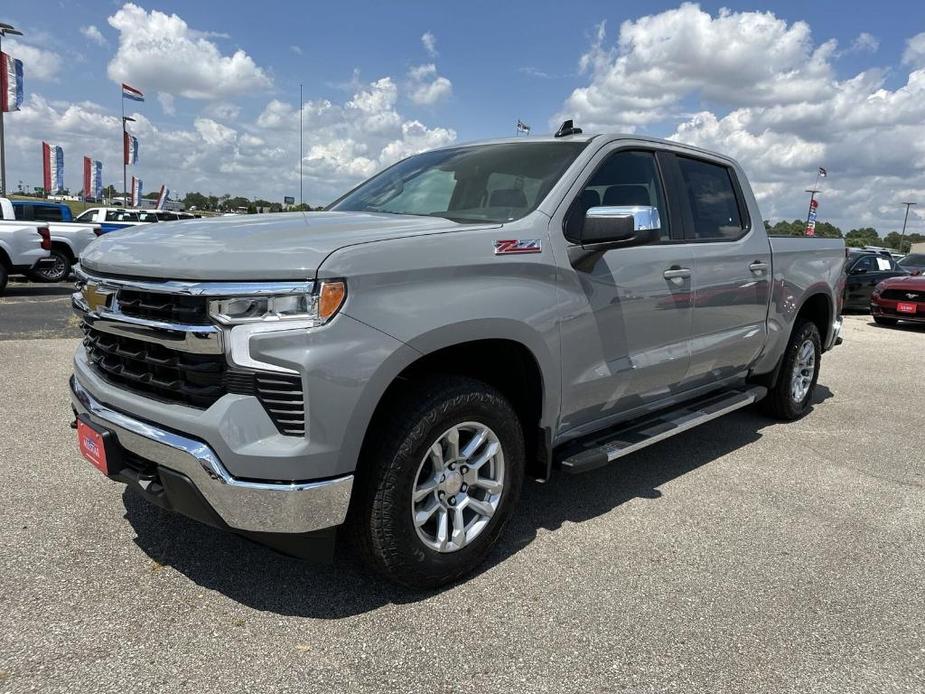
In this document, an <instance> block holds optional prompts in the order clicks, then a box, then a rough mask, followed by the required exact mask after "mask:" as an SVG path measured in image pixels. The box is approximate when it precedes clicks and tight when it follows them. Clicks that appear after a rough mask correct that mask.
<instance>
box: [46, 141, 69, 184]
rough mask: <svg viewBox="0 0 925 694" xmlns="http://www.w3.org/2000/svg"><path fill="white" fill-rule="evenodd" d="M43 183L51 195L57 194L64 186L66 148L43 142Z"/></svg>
mask: <svg viewBox="0 0 925 694" xmlns="http://www.w3.org/2000/svg"><path fill="white" fill-rule="evenodd" d="M42 184H43V185H44V187H45V192H46V193H48V194H49V195H57V194H58V193H59V192H60V191H61V189H62V188H64V150H63V149H61V147H60V145H55V146H54V147H52V146H51V145H50V144H48V143H47V142H43V143H42Z"/></svg>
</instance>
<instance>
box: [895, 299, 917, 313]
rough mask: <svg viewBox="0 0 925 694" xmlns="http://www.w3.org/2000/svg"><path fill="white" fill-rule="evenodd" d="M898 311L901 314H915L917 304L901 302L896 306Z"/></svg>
mask: <svg viewBox="0 0 925 694" xmlns="http://www.w3.org/2000/svg"><path fill="white" fill-rule="evenodd" d="M896 310H897V311H899V312H900V313H915V304H907V303H905V302H904V301H901V302H899V303H898V304H896Z"/></svg>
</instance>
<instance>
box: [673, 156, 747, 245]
mask: <svg viewBox="0 0 925 694" xmlns="http://www.w3.org/2000/svg"><path fill="white" fill-rule="evenodd" d="M678 166H679V167H680V169H681V179H682V181H683V183H684V186H685V189H686V191H685V192H686V193H687V199H688V202H689V203H690V209H691V215H693V222H694V238H697V239H713V240H716V241H731V240H734V239H737V238H739V237H740V236H741V235H742V231H743V230H744V229H745V226H744V225H743V224H742V216H741V215H740V214H739V204H738V201H737V200H736V193H735V187H734V186H733V185H732V178H730V176H729V169H727V168H726V167H725V166H719V165H718V164H710V163H708V162H705V161H700V160H699V159H689V158H687V157H678Z"/></svg>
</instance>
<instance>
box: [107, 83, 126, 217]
mask: <svg viewBox="0 0 925 694" xmlns="http://www.w3.org/2000/svg"><path fill="white" fill-rule="evenodd" d="M119 93H120V94H121V95H122V98H121V101H122V206H123V207H128V204H127V203H128V182H127V181H126V178H125V176H126V173H125V172H126V164H125V92H124V90H123V89H122V87H121V86H120V87H119ZM110 202H112V201H110Z"/></svg>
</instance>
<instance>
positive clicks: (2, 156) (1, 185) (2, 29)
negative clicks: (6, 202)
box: [0, 22, 22, 195]
mask: <svg viewBox="0 0 925 694" xmlns="http://www.w3.org/2000/svg"><path fill="white" fill-rule="evenodd" d="M4 36H22V32H21V31H19V29H17V28H16V27H14V26H13V25H12V24H4V23H3V22H0V39H2V38H3V37H4ZM2 49H3V46H2V43H0V50H2ZM0 195H6V142H4V140H3V110H2V109H0Z"/></svg>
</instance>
